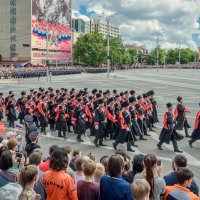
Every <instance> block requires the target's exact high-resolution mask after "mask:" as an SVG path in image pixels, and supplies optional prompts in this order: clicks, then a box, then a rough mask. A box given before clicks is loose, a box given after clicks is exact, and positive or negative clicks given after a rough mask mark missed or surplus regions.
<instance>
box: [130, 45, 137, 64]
mask: <svg viewBox="0 0 200 200" xmlns="http://www.w3.org/2000/svg"><path fill="white" fill-rule="evenodd" d="M128 52H129V54H130V55H131V63H130V65H133V64H134V65H135V64H136V63H137V61H138V51H137V49H128Z"/></svg>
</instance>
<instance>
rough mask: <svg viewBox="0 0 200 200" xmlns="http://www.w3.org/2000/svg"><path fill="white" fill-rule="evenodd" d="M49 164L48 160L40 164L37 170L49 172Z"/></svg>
mask: <svg viewBox="0 0 200 200" xmlns="http://www.w3.org/2000/svg"><path fill="white" fill-rule="evenodd" d="M49 162H50V160H47V161H46V162H43V163H40V165H39V169H40V170H41V171H42V172H46V171H48V170H49Z"/></svg>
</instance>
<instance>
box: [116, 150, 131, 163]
mask: <svg viewBox="0 0 200 200" xmlns="http://www.w3.org/2000/svg"><path fill="white" fill-rule="evenodd" d="M115 155H120V156H122V157H123V158H124V160H125V161H127V159H128V160H130V156H129V155H128V154H127V152H126V151H125V150H124V149H117V151H115Z"/></svg>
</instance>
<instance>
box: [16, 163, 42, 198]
mask: <svg viewBox="0 0 200 200" xmlns="http://www.w3.org/2000/svg"><path fill="white" fill-rule="evenodd" d="M37 181H38V169H37V167H36V166H34V165H29V166H27V167H24V168H23V169H22V170H21V172H20V175H19V184H20V185H21V186H22V188H23V190H22V192H21V194H20V195H19V198H18V200H25V199H31V200H41V199H42V198H41V196H40V195H39V194H37V193H36V192H35V191H34V186H35V184H36V182H37Z"/></svg>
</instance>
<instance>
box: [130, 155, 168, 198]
mask: <svg viewBox="0 0 200 200" xmlns="http://www.w3.org/2000/svg"><path fill="white" fill-rule="evenodd" d="M162 171H163V167H162V163H161V162H160V161H157V158H156V156H155V155H153V154H147V155H146V156H145V157H144V169H143V171H142V172H141V173H139V174H136V175H135V177H134V180H135V179H146V180H147V181H148V183H149V185H150V187H151V190H150V195H149V198H150V200H160V199H162V196H163V195H164V193H165V187H166V184H165V181H164V179H163V178H162Z"/></svg>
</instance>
